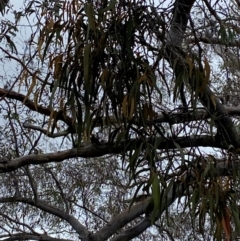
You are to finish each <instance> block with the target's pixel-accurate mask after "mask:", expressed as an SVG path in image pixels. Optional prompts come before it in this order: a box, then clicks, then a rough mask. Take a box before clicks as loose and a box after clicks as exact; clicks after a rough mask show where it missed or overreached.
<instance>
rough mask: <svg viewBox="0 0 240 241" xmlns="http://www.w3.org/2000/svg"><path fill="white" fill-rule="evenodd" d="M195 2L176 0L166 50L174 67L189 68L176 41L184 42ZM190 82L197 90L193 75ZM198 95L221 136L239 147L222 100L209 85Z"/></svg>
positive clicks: (235, 133)
mask: <svg viewBox="0 0 240 241" xmlns="http://www.w3.org/2000/svg"><path fill="white" fill-rule="evenodd" d="M194 2H195V1H186V0H177V1H176V2H175V10H174V15H173V20H172V25H171V28H170V31H169V37H168V40H167V51H166V52H167V54H166V58H167V60H168V61H169V63H170V65H171V66H172V68H174V66H178V67H177V68H178V69H181V68H185V69H187V65H186V63H185V62H184V61H183V60H184V59H185V53H184V52H183V49H182V45H181V44H180V45H179V44H178V45H176V44H175V42H179V43H182V40H183V36H184V34H185V30H186V27H187V22H188V19H189V15H190V11H191V8H192V5H193V3H194ZM176 26H180V27H178V31H179V33H178V34H177V36H176V34H175V32H176ZM199 68H200V67H199ZM200 70H201V69H200ZM175 71H176V70H175ZM196 79H197V78H196ZM189 84H190V86H191V87H192V89H193V90H194V91H195V88H196V87H195V85H196V80H195V79H194V78H193V77H191V78H189ZM198 95H199V98H200V100H201V102H202V104H203V105H204V106H205V107H206V108H207V109H208V111H209V113H210V114H211V115H212V116H214V118H213V119H214V121H215V123H216V124H217V128H218V131H219V132H220V134H221V136H223V139H224V141H226V143H227V145H229V146H230V145H233V147H234V148H236V149H237V148H239V147H240V136H239V134H238V133H237V130H236V128H235V126H234V124H233V122H232V120H231V118H230V117H229V116H228V114H227V112H226V110H225V108H224V107H223V105H222V104H221V103H220V100H219V99H218V98H217V97H216V96H215V95H214V93H213V92H212V91H211V89H210V88H209V86H206V87H205V89H204V90H203V91H201V93H200V92H199V93H198ZM220 141H221V140H220Z"/></svg>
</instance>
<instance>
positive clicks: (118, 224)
mask: <svg viewBox="0 0 240 241" xmlns="http://www.w3.org/2000/svg"><path fill="white" fill-rule="evenodd" d="M149 200H150V198H147V199H145V200H144V201H142V202H139V203H138V204H136V205H134V206H133V207H131V208H130V209H127V210H126V211H125V212H122V213H121V214H119V215H118V216H116V217H114V218H113V219H112V220H111V221H110V222H109V223H108V224H107V225H106V226H105V227H103V228H102V229H101V230H100V231H98V232H97V233H95V234H94V235H92V238H91V241H102V240H107V239H108V238H110V237H111V236H112V235H113V234H114V233H116V232H117V231H118V230H119V229H121V228H122V227H124V226H125V225H126V224H128V223H130V222H131V221H133V220H134V219H135V218H137V217H139V216H140V215H142V214H144V213H145V211H146V208H147V206H148V203H149Z"/></svg>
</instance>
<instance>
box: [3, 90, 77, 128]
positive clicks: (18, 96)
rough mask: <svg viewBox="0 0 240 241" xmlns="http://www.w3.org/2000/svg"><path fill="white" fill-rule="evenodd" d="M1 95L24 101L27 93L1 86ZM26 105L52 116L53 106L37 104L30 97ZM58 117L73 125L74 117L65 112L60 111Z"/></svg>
mask: <svg viewBox="0 0 240 241" xmlns="http://www.w3.org/2000/svg"><path fill="white" fill-rule="evenodd" d="M0 97H2V98H10V99H13V100H18V101H20V102H22V103H23V101H24V99H25V97H26V96H25V95H22V94H19V93H17V92H15V91H8V90H5V89H1V88H0ZM24 105H25V106H26V107H28V108H29V109H30V110H33V111H36V112H38V113H40V114H43V115H47V116H50V115H51V112H52V109H51V108H46V107H44V106H42V105H37V106H36V105H35V104H34V102H33V101H31V100H30V99H29V98H27V100H26V101H25V102H24ZM58 119H59V120H61V121H63V122H65V123H66V124H67V125H68V126H72V119H71V118H70V117H68V116H66V115H64V114H63V113H61V112H59V114H58Z"/></svg>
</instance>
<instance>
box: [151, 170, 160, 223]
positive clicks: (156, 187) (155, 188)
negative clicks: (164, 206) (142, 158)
mask: <svg viewBox="0 0 240 241" xmlns="http://www.w3.org/2000/svg"><path fill="white" fill-rule="evenodd" d="M152 176H153V184H152V196H153V213H152V220H151V221H152V223H154V222H155V219H156V217H157V215H158V213H159V211H160V182H159V179H158V176H157V174H156V173H155V172H152Z"/></svg>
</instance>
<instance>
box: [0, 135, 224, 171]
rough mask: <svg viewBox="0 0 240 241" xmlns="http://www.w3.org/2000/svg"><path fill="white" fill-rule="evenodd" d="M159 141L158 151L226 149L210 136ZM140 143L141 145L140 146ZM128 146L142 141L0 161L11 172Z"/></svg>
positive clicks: (161, 138)
mask: <svg viewBox="0 0 240 241" xmlns="http://www.w3.org/2000/svg"><path fill="white" fill-rule="evenodd" d="M157 138H158V140H159V143H160V144H159V145H158V146H157V149H159V150H162V149H166V148H167V149H176V148H177V147H176V143H177V144H178V145H180V146H181V148H186V147H197V146H202V147H215V148H224V146H222V145H221V143H220V142H219V141H217V140H215V139H214V138H213V137H212V136H210V135H191V136H190V135H189V136H184V137H178V138H165V137H157ZM155 140H156V138H150V139H149V140H148V142H149V143H150V144H153V145H154V142H155ZM138 143H139V144H138ZM126 144H135V145H136V146H139V145H140V144H141V140H138V139H132V140H130V141H127V142H126V141H122V142H121V143H120V144H111V146H110V144H109V143H105V144H101V145H95V144H92V143H89V144H86V145H83V146H81V147H80V148H79V149H77V148H73V149H70V150H66V151H59V152H53V153H47V154H31V155H28V156H23V157H19V158H15V159H11V160H5V159H4V160H3V159H2V160H1V159H0V173H5V172H11V171H14V170H16V169H18V168H20V167H23V166H26V165H30V164H32V165H37V164H44V163H51V162H62V161H64V160H67V159H70V158H77V157H83V158H89V157H100V156H104V155H108V154H120V153H122V152H123V151H129V150H130V147H131V145H128V146H129V147H128V148H125V145H126Z"/></svg>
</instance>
